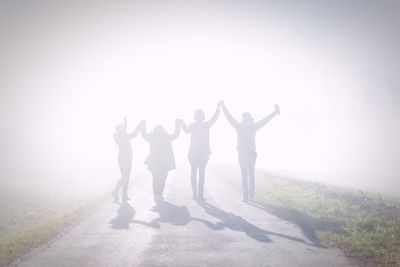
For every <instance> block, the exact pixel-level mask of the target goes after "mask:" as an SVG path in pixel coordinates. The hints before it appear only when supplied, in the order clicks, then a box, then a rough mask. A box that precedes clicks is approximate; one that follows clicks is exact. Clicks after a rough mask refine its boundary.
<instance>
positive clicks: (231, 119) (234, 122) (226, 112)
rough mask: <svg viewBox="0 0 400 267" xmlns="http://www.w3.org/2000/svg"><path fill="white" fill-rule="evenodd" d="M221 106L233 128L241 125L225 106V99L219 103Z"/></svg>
mask: <svg viewBox="0 0 400 267" xmlns="http://www.w3.org/2000/svg"><path fill="white" fill-rule="evenodd" d="M219 106H220V107H221V108H222V111H223V112H224V114H225V117H226V119H227V120H228V122H229V123H230V124H231V125H232V127H233V128H235V129H236V128H238V127H239V123H238V121H237V120H235V118H233V117H232V115H231V113H230V112H229V111H228V109H227V108H226V107H225V104H224V102H223V101H221V102H220V103H219Z"/></svg>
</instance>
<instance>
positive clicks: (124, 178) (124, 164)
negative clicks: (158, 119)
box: [111, 117, 144, 202]
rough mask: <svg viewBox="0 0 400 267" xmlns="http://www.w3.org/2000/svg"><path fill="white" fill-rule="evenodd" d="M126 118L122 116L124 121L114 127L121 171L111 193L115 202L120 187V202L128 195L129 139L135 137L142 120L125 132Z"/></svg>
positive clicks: (130, 157)
mask: <svg viewBox="0 0 400 267" xmlns="http://www.w3.org/2000/svg"><path fill="white" fill-rule="evenodd" d="M127 120H128V119H127V118H126V117H125V118H124V123H123V124H119V125H117V126H116V127H115V133H114V141H115V143H116V144H117V145H118V164H119V168H120V171H121V178H120V179H119V180H118V182H117V184H116V185H115V187H114V190H113V191H112V193H111V195H112V197H113V199H114V201H115V202H118V200H119V196H118V194H119V191H120V189H121V187H122V191H121V194H122V202H126V201H127V200H128V199H129V197H128V186H129V177H130V174H131V168H132V147H131V143H130V140H131V139H132V138H134V137H136V136H137V135H138V134H139V132H140V131H141V129H142V127H143V125H144V121H141V122H140V123H139V125H138V126H137V127H136V129H135V130H134V131H133V132H132V133H127V127H128V121H127Z"/></svg>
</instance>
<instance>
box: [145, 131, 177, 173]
mask: <svg viewBox="0 0 400 267" xmlns="http://www.w3.org/2000/svg"><path fill="white" fill-rule="evenodd" d="M149 144H150V153H149V156H148V158H147V160H146V164H147V165H148V167H149V169H150V170H154V171H158V170H163V171H167V170H172V169H175V159H174V154H173V150H172V144H171V140H170V139H169V136H168V135H165V136H159V135H155V134H150V135H149Z"/></svg>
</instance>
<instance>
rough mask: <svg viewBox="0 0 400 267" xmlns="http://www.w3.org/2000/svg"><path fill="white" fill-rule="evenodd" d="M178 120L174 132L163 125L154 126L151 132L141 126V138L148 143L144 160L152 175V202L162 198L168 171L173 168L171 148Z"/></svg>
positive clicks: (173, 160)
mask: <svg viewBox="0 0 400 267" xmlns="http://www.w3.org/2000/svg"><path fill="white" fill-rule="evenodd" d="M179 132H180V127H179V121H178V120H176V121H175V132H174V133H173V134H168V133H167V132H166V131H165V129H164V127H162V126H160V125H159V126H156V127H155V128H154V130H153V132H152V133H147V132H146V126H145V125H144V126H143V128H142V136H143V138H144V139H145V140H146V141H147V142H148V143H149V144H150V151H149V156H148V157H147V158H146V160H145V164H146V165H147V167H148V170H149V171H150V172H151V173H152V175H153V194H154V202H156V203H159V202H160V201H162V200H163V192H164V187H165V182H166V180H167V176H168V172H169V171H170V170H173V169H175V158H174V152H173V150H172V141H173V140H175V139H176V138H177V137H178V136H179Z"/></svg>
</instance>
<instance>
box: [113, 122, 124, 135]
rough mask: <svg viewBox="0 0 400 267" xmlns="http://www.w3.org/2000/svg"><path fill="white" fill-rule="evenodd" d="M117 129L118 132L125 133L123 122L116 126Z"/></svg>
mask: <svg viewBox="0 0 400 267" xmlns="http://www.w3.org/2000/svg"><path fill="white" fill-rule="evenodd" d="M115 131H116V132H117V134H123V133H125V126H124V125H123V124H118V125H117V126H115Z"/></svg>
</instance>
